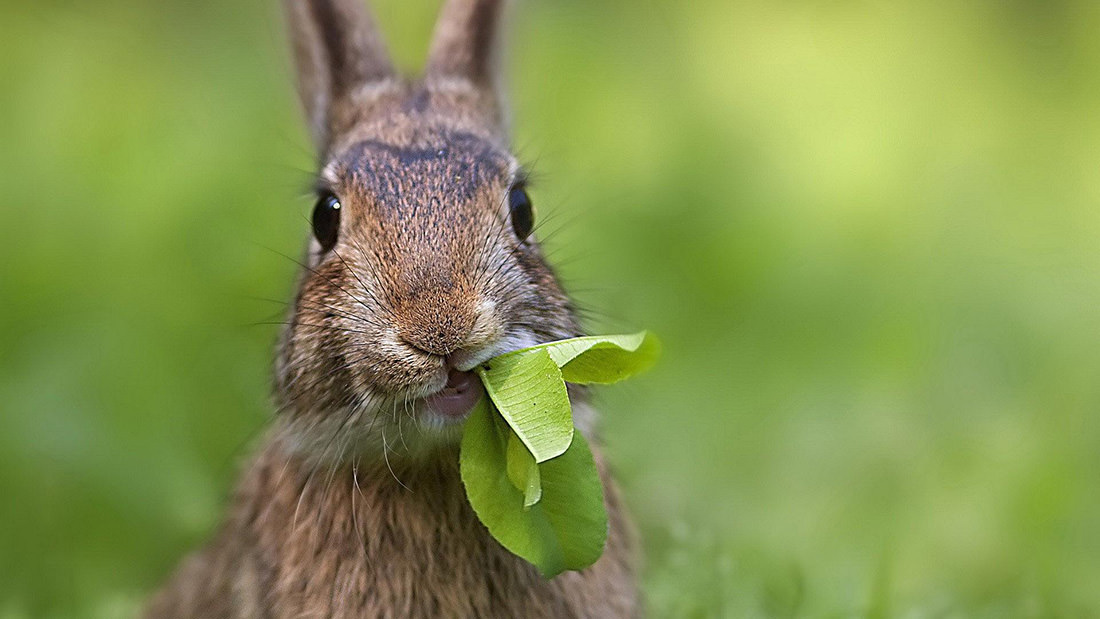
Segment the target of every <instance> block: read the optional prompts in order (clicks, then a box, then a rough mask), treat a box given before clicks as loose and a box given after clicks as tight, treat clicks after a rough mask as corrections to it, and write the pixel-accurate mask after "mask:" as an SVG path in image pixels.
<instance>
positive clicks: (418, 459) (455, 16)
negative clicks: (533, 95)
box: [146, 0, 638, 618]
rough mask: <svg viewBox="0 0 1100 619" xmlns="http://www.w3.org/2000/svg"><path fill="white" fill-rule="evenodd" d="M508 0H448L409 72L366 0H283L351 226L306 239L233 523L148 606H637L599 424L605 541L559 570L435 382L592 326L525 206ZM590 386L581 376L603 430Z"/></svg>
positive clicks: (330, 188)
mask: <svg viewBox="0 0 1100 619" xmlns="http://www.w3.org/2000/svg"><path fill="white" fill-rule="evenodd" d="M502 4H503V2H501V1H500V0H450V1H449V2H447V4H446V5H445V6H444V8H443V11H442V16H441V18H440V21H439V24H438V25H437V27H436V34H435V35H434V40H433V44H432V51H431V53H430V54H429V63H428V67H427V69H426V71H425V76H424V78H422V79H419V80H406V79H404V78H401V77H399V76H396V75H394V74H393V70H392V66H391V64H390V62H389V59H388V56H387V55H386V51H385V46H384V45H383V44H382V42H381V39H380V37H379V36H378V34H377V32H375V30H374V26H373V22H372V21H371V19H370V16H369V14H368V13H367V12H366V10H365V8H364V7H363V6H361V5H360V4H359V3H358V0H287V1H286V8H287V15H288V17H289V22H290V30H291V40H292V43H293V47H294V54H295V59H296V63H297V66H298V73H299V95H300V98H301V100H302V104H303V107H304V108H305V111H306V118H307V120H308V121H309V125H310V129H311V132H312V135H313V136H314V140H315V143H316V145H317V149H318V153H319V155H320V159H321V164H320V171H319V174H318V180H317V187H318V192H319V193H320V194H321V195H322V196H327V197H329V198H331V199H334V200H338V203H339V220H338V235H337V238H336V241H335V244H334V245H331V246H326V247H322V246H321V244H320V243H319V242H318V241H317V240H313V241H311V243H310V246H309V249H308V253H307V256H306V260H305V264H304V265H303V266H304V267H305V268H304V269H303V272H302V276H301V279H300V282H299V287H298V293H297V296H296V297H295V302H294V304H293V308H292V310H291V315H290V319H289V321H288V326H287V328H286V329H285V330H284V332H283V335H282V337H281V340H280V346H279V352H278V355H277V359H276V372H275V374H276V379H275V396H276V401H277V403H278V407H279V414H278V417H277V418H276V420H275V423H274V424H273V426H272V428H271V430H270V432H269V433H268V435H267V439H266V440H265V442H264V443H263V445H262V447H261V448H260V450H259V453H258V455H257V456H256V457H255V459H254V460H253V462H252V463H251V465H250V466H249V467H248V468H247V470H246V471H245V473H244V475H243V476H242V478H241V481H240V482H239V485H238V487H237V491H236V493H235V495H234V499H233V502H232V506H231V509H230V511H229V514H228V516H227V518H226V520H225V522H224V523H223V525H222V527H221V529H220V531H219V533H218V534H217V535H216V536H215V538H214V540H213V541H212V542H211V543H210V544H209V545H208V546H207V547H206V548H204V549H203V550H201V551H199V552H198V553H196V554H195V555H194V556H193V557H191V558H189V559H188V560H187V561H185V562H184V563H183V564H182V565H181V567H180V568H179V570H178V571H177V573H176V574H175V576H173V577H172V579H171V580H170V581H169V582H168V584H167V585H166V586H165V588H164V589H163V590H162V591H161V592H160V593H158V594H157V595H156V596H155V597H154V598H153V599H152V600H151V601H150V604H149V606H148V609H147V613H146V616H147V617H151V618H152V617H158V618H159V617H214V618H222V617H224V618H237V617H241V618H244V617H272V618H276V617H288V618H289V617H496V616H499V617H539V616H546V617H628V616H634V615H636V614H637V613H638V604H637V594H636V591H635V587H634V575H633V569H632V563H633V559H632V557H633V551H632V546H633V545H632V544H631V543H630V535H629V534H628V523H627V521H626V518H625V516H624V514H623V510H622V508H621V506H620V504H619V501H618V497H617V492H616V490H615V488H614V485H613V484H612V482H611V480H610V477H609V476H608V472H607V468H606V466H605V464H604V463H603V460H602V458H601V457H600V455H599V451H598V445H597V444H596V442H595V441H594V440H593V441H592V443H593V448H594V450H595V451H596V459H597V462H598V464H599V466H600V470H601V475H602V478H603V480H604V486H605V494H606V497H607V507H608V511H609V514H610V526H611V531H610V535H609V541H608V546H607V548H606V550H605V553H604V555H603V557H602V558H601V559H600V560H599V561H598V562H597V563H596V564H595V565H593V566H592V567H590V568H588V569H586V570H584V571H582V572H576V573H566V574H563V575H561V576H559V577H557V578H555V579H553V580H550V581H547V580H544V579H542V578H541V577H540V576H539V575H538V572H537V571H536V570H535V569H534V568H533V567H532V566H531V565H529V564H527V563H526V562H524V561H523V560H522V559H519V558H517V557H515V556H513V555H511V554H510V553H509V552H508V551H506V550H505V549H504V548H502V547H501V546H500V545H499V544H498V543H497V542H496V541H494V540H493V539H492V538H491V537H490V536H489V534H488V532H487V531H486V530H485V528H484V527H483V526H482V525H481V524H480V522H479V521H478V520H477V517H476V515H475V514H474V513H473V511H472V510H471V509H470V507H469V505H468V504H467V502H466V498H465V491H464V489H463V487H462V483H461V480H460V478H459V475H458V453H457V439H458V436H459V432H460V430H461V423H460V421H461V420H455V419H447V418H444V417H443V416H441V415H438V414H435V413H434V412H433V411H432V410H430V409H429V408H428V407H427V406H426V405H425V401H424V398H425V397H427V396H430V395H432V394H433V393H436V392H439V391H440V389H442V388H443V387H444V385H445V384H446V383H447V381H448V376H449V374H450V373H452V372H454V371H465V370H469V369H471V368H473V367H475V366H476V365H477V364H478V363H480V362H481V361H484V360H486V359H488V358H490V357H492V356H495V355H497V354H500V353H502V352H506V351H508V350H513V349H516V348H520V347H524V346H529V345H532V344H535V343H538V342H542V341H549V340H554V339H561V338H565V337H571V336H575V335H580V334H581V332H580V329H579V326H578V324H577V321H576V319H575V317H574V313H573V308H572V305H571V303H570V301H569V298H568V297H567V296H566V294H565V293H564V292H563V290H562V289H561V287H560V285H559V284H558V282H557V279H556V278H555V276H554V273H553V271H552V270H551V269H550V267H549V266H548V265H547V264H546V262H545V261H544V259H543V256H542V253H541V250H540V248H539V246H538V243H537V242H536V241H535V240H534V238H533V237H531V238H517V236H516V233H515V231H514V229H513V226H512V224H511V219H510V218H511V215H510V211H509V195H510V193H511V192H514V191H516V190H517V188H518V189H522V187H523V185H524V182H525V179H524V176H523V172H522V170H521V168H520V166H519V163H518V162H517V161H516V160H515V158H514V157H513V156H512V154H511V152H510V151H509V149H508V144H507V129H506V127H505V126H504V121H503V118H504V116H505V114H504V112H503V110H504V106H503V104H502V103H501V100H500V97H499V96H498V93H497V87H498V80H497V79H496V77H495V73H494V72H493V70H492V66H493V58H494V57H495V55H496V51H495V48H496V44H495V41H496V39H497V38H498V33H497V30H498V24H499V22H500V21H501V17H500V11H501V10H502ZM323 202H324V199H322V203H323ZM584 395H585V394H584V392H583V391H582V390H579V389H572V388H571V389H570V396H571V399H572V400H573V404H574V416H575V420H576V422H577V425H578V427H579V428H581V430H582V431H583V432H585V433H586V434H587V435H589V438H590V439H594V438H595V437H592V436H591V434H592V430H591V429H592V425H593V417H594V415H593V413H592V412H591V410H590V408H589V407H588V406H587V404H586V403H585V401H584V399H585V398H584Z"/></svg>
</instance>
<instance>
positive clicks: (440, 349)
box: [401, 328, 466, 357]
mask: <svg viewBox="0 0 1100 619" xmlns="http://www.w3.org/2000/svg"><path fill="white" fill-rule="evenodd" d="M465 337H466V333H465V332H464V330H461V329H455V328H437V329H415V330H410V331H408V332H406V333H402V334H401V340H402V341H404V342H405V343H406V344H408V345H409V346H411V347H412V348H415V349H416V350H419V351H420V352H423V353H427V354H429V355H436V356H439V357H446V356H447V355H449V354H451V353H452V352H454V351H455V350H457V349H458V347H459V346H460V345H461V344H462V341H463V340H464V339H465Z"/></svg>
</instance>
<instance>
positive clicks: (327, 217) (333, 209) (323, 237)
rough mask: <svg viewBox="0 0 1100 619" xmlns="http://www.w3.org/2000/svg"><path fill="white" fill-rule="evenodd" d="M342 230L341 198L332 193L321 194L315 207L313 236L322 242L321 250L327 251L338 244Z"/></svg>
mask: <svg viewBox="0 0 1100 619" xmlns="http://www.w3.org/2000/svg"><path fill="white" fill-rule="evenodd" d="M339 232H340V200H338V199H337V198H336V196H334V195H332V194H331V193H324V194H321V197H320V199H318V200H317V206H315V207H313V236H314V237H316V238H317V242H318V243H320V244H321V251H322V252H327V251H328V250H330V249H332V247H333V246H334V245H336V237H337V235H338V234H339Z"/></svg>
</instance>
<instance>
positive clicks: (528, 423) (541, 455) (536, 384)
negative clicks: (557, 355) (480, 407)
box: [477, 348, 573, 463]
mask: <svg viewBox="0 0 1100 619" xmlns="http://www.w3.org/2000/svg"><path fill="white" fill-rule="evenodd" d="M477 373H478V375H479V376H481V382H483V383H484V384H485V391H486V392H488V394H489V398H490V399H491V400H492V401H493V404H494V405H496V408H497V410H499V411H500V414H501V416H502V417H504V419H505V420H506V421H507V422H508V425H509V426H511V427H512V430H514V431H515V433H516V435H518V436H519V439H520V440H521V441H523V444H524V445H526V446H527V449H528V450H529V451H530V452H531V454H532V455H533V456H534V457H535V462H538V463H542V462H545V461H547V460H549V459H550V458H554V457H557V456H560V455H561V454H563V453H565V450H566V449H568V448H569V443H570V442H571V441H572V440H573V413H572V410H571V409H570V407H569V394H568V392H567V391H566V389H565V383H564V382H563V378H562V372H561V370H559V369H558V365H557V363H555V362H554V360H553V359H552V358H551V357H550V354H549V353H548V352H547V351H546V350H544V349H539V348H535V349H527V350H523V351H517V352H516V353H509V354H507V355H501V356H499V357H496V358H494V359H492V360H490V361H489V362H488V363H486V364H484V365H482V366H481V367H479V368H477Z"/></svg>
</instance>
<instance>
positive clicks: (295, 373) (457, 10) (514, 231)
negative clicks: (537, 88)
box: [276, 0, 579, 460]
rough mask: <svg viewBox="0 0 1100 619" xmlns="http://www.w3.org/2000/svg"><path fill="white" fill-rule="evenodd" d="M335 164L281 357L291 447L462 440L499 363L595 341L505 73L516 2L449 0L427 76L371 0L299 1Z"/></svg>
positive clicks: (290, 4)
mask: <svg viewBox="0 0 1100 619" xmlns="http://www.w3.org/2000/svg"><path fill="white" fill-rule="evenodd" d="M285 4H286V12H287V15H288V18H289V22H290V31H291V35H292V36H291V38H292V43H293V48H294V57H295V61H296V65H297V69H298V78H299V79H298V84H299V86H298V92H299V96H300V99H301V102H302V105H303V107H304V109H305V112H306V117H307V120H308V123H309V127H310V132H311V134H312V137H313V139H314V142H315V144H316V147H317V151H318V153H319V158H320V170H319V173H318V177H317V183H316V187H317V202H316V206H315V208H314V211H313V216H312V224H313V226H312V227H313V230H312V232H313V235H312V238H311V240H310V242H309V248H308V252H307V257H306V260H305V269H304V270H303V272H302V275H301V279H300V283H299V288H298V292H297V296H296V298H295V301H294V304H293V306H292V310H291V316H290V319H289V321H288V326H287V327H286V329H285V330H284V333H283V335H282V338H281V343H280V350H279V354H278V359H277V362H276V396H277V400H278V403H279V405H280V411H281V412H280V416H281V418H282V419H284V420H285V423H284V426H285V428H286V429H287V431H288V436H289V438H290V440H291V442H292V443H293V444H294V445H296V446H297V447H299V448H300V449H301V450H302V451H303V452H305V453H309V454H312V455H314V456H316V457H318V458H322V459H326V460H328V459H333V458H336V459H339V458H345V457H348V456H349V455H352V454H369V453H382V454H385V453H386V450H387V449H388V450H389V451H390V455H389V457H390V458H393V457H400V456H399V455H398V456H395V455H394V454H395V453H396V454H402V453H408V454H412V455H415V454H422V453H426V452H429V451H431V450H433V449H435V448H437V447H438V446H439V445H441V444H453V442H454V440H455V438H456V436H457V432H458V429H459V428H460V427H461V421H462V420H463V419H464V415H465V413H466V412H468V411H469V409H470V408H471V407H472V405H473V403H474V402H476V401H477V398H478V397H480V395H481V392H480V390H481V387H480V384H478V381H477V379H476V377H473V376H472V375H471V374H470V372H469V370H471V369H472V368H474V367H476V365H477V364H479V363H481V362H483V361H485V360H486V359H488V358H490V357H492V356H495V355H496V354H500V353H502V352H506V351H508V350H513V349H516V348H521V347H524V346H530V345H532V344H535V343H539V342H542V341H549V340H553V339H560V338H564V337H571V336H574V335H577V334H579V329H578V325H577V322H576V319H575V317H574V313H573V311H572V307H571V304H570V301H569V299H568V297H567V296H566V295H565V293H564V292H563V291H562V288H561V287H560V285H559V284H558V282H557V280H556V279H555V276H554V274H553V272H552V271H551V269H550V268H549V266H548V265H547V264H546V262H545V260H544V258H543V255H542V252H541V250H540V248H539V245H538V243H537V241H536V239H535V238H534V236H533V234H532V226H533V214H532V210H531V202H530V199H529V196H528V194H527V192H526V188H525V177H524V173H523V170H522V168H521V167H520V165H519V163H518V162H517V160H516V158H515V157H514V156H513V155H512V153H511V152H510V150H509V148H508V143H507V140H508V138H507V134H508V132H507V128H506V116H507V114H506V112H505V108H504V105H503V102H502V99H501V97H500V94H499V92H498V87H499V84H498V80H497V77H496V72H495V64H496V55H497V39H498V38H499V37H498V34H499V33H498V25H499V23H500V21H501V10H502V8H503V5H504V2H503V1H502V0H448V2H447V3H446V4H445V6H444V7H443V9H442V13H441V16H440V18H439V21H438V24H437V26H436V29H435V33H434V35H433V39H432V44H431V51H430V53H429V60H428V63H427V67H426V69H425V72H424V75H423V76H422V77H420V78H417V79H406V78H403V77H401V76H398V75H396V74H395V72H394V69H393V66H392V65H391V63H390V60H389V58H388V55H387V52H386V49H385V46H384V44H383V42H382V40H381V38H380V37H379V35H378V33H377V31H376V30H375V27H374V24H373V22H372V20H371V18H370V16H369V15H368V13H367V11H366V9H365V7H364V6H362V4H361V0H287V1H286V3H285Z"/></svg>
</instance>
